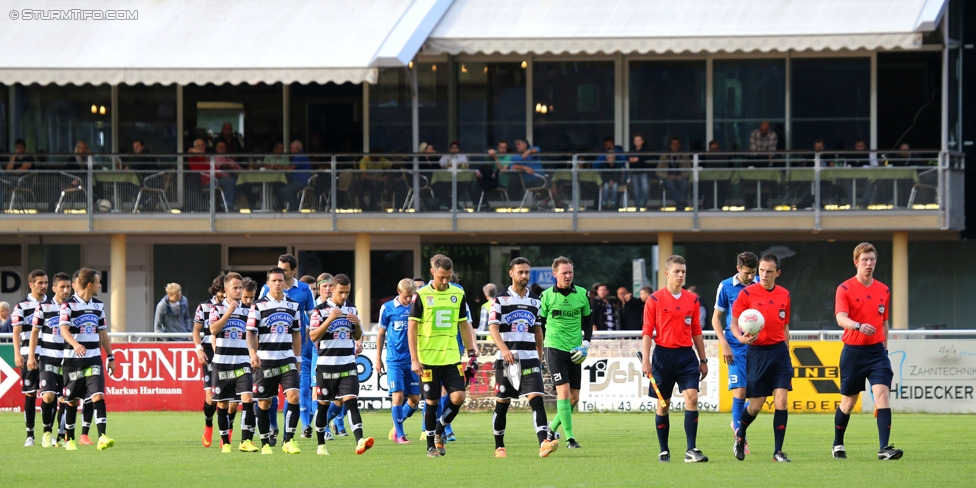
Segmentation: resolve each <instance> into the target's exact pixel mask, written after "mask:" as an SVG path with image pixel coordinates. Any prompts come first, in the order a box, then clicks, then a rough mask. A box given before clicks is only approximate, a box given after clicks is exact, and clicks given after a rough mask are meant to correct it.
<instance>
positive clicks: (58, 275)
mask: <svg viewBox="0 0 976 488" xmlns="http://www.w3.org/2000/svg"><path fill="white" fill-rule="evenodd" d="M52 281H54V282H57V281H71V277H70V276H68V273H65V272H58V273H55V275H54V277H53V278H52Z"/></svg>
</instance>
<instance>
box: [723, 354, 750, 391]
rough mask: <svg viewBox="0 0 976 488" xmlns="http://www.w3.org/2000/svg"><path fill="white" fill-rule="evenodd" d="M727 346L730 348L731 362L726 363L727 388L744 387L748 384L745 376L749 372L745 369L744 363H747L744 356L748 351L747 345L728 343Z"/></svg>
mask: <svg viewBox="0 0 976 488" xmlns="http://www.w3.org/2000/svg"><path fill="white" fill-rule="evenodd" d="M729 348H730V349H731V350H732V364H730V365H728V366H729V389H730V390H734V389H736V388H745V387H746V385H747V384H748V383H747V381H746V378H747V376H748V374H749V373H748V371H747V370H746V364H748V361H746V357H747V355H748V353H749V346H746V345H742V344H740V345H738V346H733V345H732V344H729Z"/></svg>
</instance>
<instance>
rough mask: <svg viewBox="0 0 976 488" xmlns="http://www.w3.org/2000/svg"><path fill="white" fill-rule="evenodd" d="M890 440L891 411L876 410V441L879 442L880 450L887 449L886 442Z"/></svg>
mask: <svg viewBox="0 0 976 488" xmlns="http://www.w3.org/2000/svg"><path fill="white" fill-rule="evenodd" d="M890 438H891V409H890V408H879V409H878V441H880V442H881V448H880V449H884V448H885V447H888V441H889V440H890Z"/></svg>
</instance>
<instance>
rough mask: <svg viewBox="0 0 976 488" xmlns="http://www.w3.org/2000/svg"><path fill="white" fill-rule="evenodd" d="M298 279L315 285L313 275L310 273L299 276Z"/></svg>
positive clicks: (309, 284)
mask: <svg viewBox="0 0 976 488" xmlns="http://www.w3.org/2000/svg"><path fill="white" fill-rule="evenodd" d="M298 281H301V282H302V283H305V284H306V285H308V286H315V277H314V276H312V275H304V276H302V277H301V278H299V279H298Z"/></svg>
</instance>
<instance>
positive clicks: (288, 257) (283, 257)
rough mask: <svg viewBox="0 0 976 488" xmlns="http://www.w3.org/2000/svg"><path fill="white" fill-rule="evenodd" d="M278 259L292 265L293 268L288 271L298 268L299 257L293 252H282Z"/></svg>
mask: <svg viewBox="0 0 976 488" xmlns="http://www.w3.org/2000/svg"><path fill="white" fill-rule="evenodd" d="M278 261H279V262H282V263H285V264H287V265H288V266H290V267H291V269H290V270H288V271H291V270H293V269H298V259H296V258H295V256H294V255H292V254H282V255H281V256H278Z"/></svg>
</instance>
